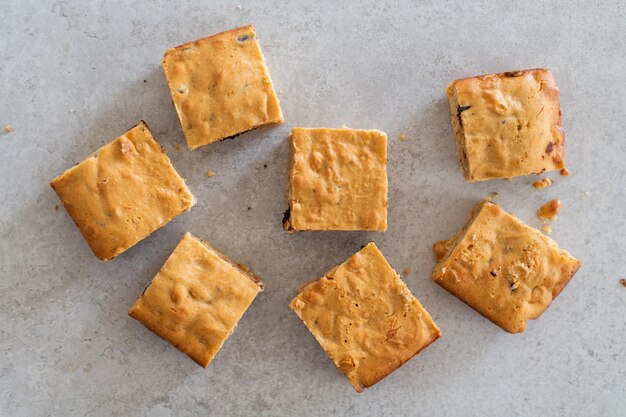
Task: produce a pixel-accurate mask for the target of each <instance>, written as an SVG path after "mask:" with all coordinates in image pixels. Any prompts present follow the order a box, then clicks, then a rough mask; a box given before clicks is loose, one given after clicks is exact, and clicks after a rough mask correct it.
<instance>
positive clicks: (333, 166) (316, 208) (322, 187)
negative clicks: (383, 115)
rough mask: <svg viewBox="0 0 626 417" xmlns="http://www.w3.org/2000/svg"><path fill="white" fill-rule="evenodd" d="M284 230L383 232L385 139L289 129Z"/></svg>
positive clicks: (344, 131) (379, 134)
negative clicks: (287, 180) (286, 206)
mask: <svg viewBox="0 0 626 417" xmlns="http://www.w3.org/2000/svg"><path fill="white" fill-rule="evenodd" d="M290 147H291V161H290V166H289V172H288V175H289V184H288V190H287V202H288V204H289V209H288V210H287V213H285V217H284V219H283V227H284V228H285V229H286V230H288V231H304V230H376V231H384V230H386V229H387V135H386V134H385V133H383V132H381V131H378V130H357V129H348V128H343V129H326V128H293V130H292V131H291V138H290Z"/></svg>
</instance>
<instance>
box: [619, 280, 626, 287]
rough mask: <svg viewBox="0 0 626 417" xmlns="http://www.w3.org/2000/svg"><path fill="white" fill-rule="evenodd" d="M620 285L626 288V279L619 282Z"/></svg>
mask: <svg viewBox="0 0 626 417" xmlns="http://www.w3.org/2000/svg"><path fill="white" fill-rule="evenodd" d="M619 283H620V284H622V285H623V286H624V287H626V278H622V279H620V280H619Z"/></svg>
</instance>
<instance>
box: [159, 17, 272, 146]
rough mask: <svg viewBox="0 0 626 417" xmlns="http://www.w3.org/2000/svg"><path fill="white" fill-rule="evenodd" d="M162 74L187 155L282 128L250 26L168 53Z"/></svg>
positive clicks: (164, 58) (258, 46)
mask: <svg viewBox="0 0 626 417" xmlns="http://www.w3.org/2000/svg"><path fill="white" fill-rule="evenodd" d="M163 70H164V71H165V76H166V78H167V81H168V85H169V87H170V92H171V94H172V101H173V102H174V106H175V107H176V113H177V114H178V118H179V120H180V124H181V126H182V129H183V133H184V134H185V138H186V140H187V146H188V147H189V148H190V149H196V148H198V147H200V146H203V145H206V144H209V143H211V142H215V141H218V140H221V139H225V138H228V137H231V136H234V135H237V134H239V133H243V132H245V131H247V130H251V129H254V128H256V127H259V126H263V125H266V124H279V123H282V122H283V115H282V113H281V110H280V106H279V104H278V98H277V97H276V93H275V92H274V87H273V85H272V81H271V79H270V75H269V71H268V69H267V66H266V65H265V58H263V54H262V52H261V47H260V45H259V40H258V38H257V36H256V33H255V31H254V27H253V26H245V27H241V28H238V29H233V30H229V31H227V32H222V33H218V34H216V35H213V36H210V37H208V38H204V39H199V40H197V41H195V42H189V43H186V44H184V45H181V46H177V47H175V48H172V49H169V50H168V51H167V52H165V55H164V56H163Z"/></svg>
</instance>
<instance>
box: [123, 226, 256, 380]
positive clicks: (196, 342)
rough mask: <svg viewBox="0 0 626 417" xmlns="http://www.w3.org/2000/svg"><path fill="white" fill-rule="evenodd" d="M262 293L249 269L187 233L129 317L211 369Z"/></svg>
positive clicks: (136, 303)
mask: <svg viewBox="0 0 626 417" xmlns="http://www.w3.org/2000/svg"><path fill="white" fill-rule="evenodd" d="M262 289H263V284H262V283H261V280H260V279H259V278H258V277H257V276H255V275H253V274H251V273H250V272H248V271H247V269H246V268H245V267H243V266H242V265H239V264H236V263H234V262H232V261H230V260H229V259H228V258H226V257H225V256H224V255H222V254H221V253H220V252H218V251H217V250H215V249H214V248H212V247H211V246H210V245H209V244H208V243H206V242H204V241H202V240H200V239H198V238H196V237H194V236H192V235H191V234H189V233H185V235H184V236H183V238H182V240H181V241H180V242H179V243H178V245H177V246H176V248H175V249H174V252H172V254H171V255H170V257H169V258H168V259H167V261H166V262H165V264H164V265H163V267H162V268H161V270H160V271H159V273H158V274H157V275H156V276H155V277H154V279H153V280H152V282H151V283H150V286H149V287H148V288H146V290H145V291H144V293H143V294H142V295H141V297H139V299H138V300H137V301H136V302H135V304H134V305H133V307H132V308H131V309H130V311H129V313H128V314H129V315H130V316H131V317H133V318H134V319H137V320H139V321H140V322H141V323H143V324H144V325H145V326H146V327H147V328H148V329H150V330H151V331H152V332H154V333H156V334H157V335H159V336H160V337H162V338H163V339H165V340H167V341H168V342H170V343H171V344H172V345H174V346H175V347H176V348H178V349H179V350H180V351H182V352H184V353H186V354H187V355H189V357H190V358H191V359H193V360H194V361H195V362H196V363H198V364H199V365H201V366H203V367H205V368H206V367H207V366H208V365H209V363H210V362H211V361H212V360H213V357H214V356H215V354H216V353H217V351H218V350H220V348H221V346H222V344H223V343H224V341H225V340H226V339H227V338H228V336H230V334H231V333H232V332H233V330H234V329H235V326H236V325H237V322H238V321H239V319H240V318H241V316H243V314H244V313H245V311H246V310H247V309H248V307H249V306H250V304H251V303H252V301H253V300H254V298H255V297H256V296H257V294H258V293H259V292H261V291H262Z"/></svg>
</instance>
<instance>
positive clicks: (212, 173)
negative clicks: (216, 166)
mask: <svg viewBox="0 0 626 417" xmlns="http://www.w3.org/2000/svg"><path fill="white" fill-rule="evenodd" d="M214 175H215V172H214V171H211V170H208V171H207V173H206V176H207V177H212V176H214Z"/></svg>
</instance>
